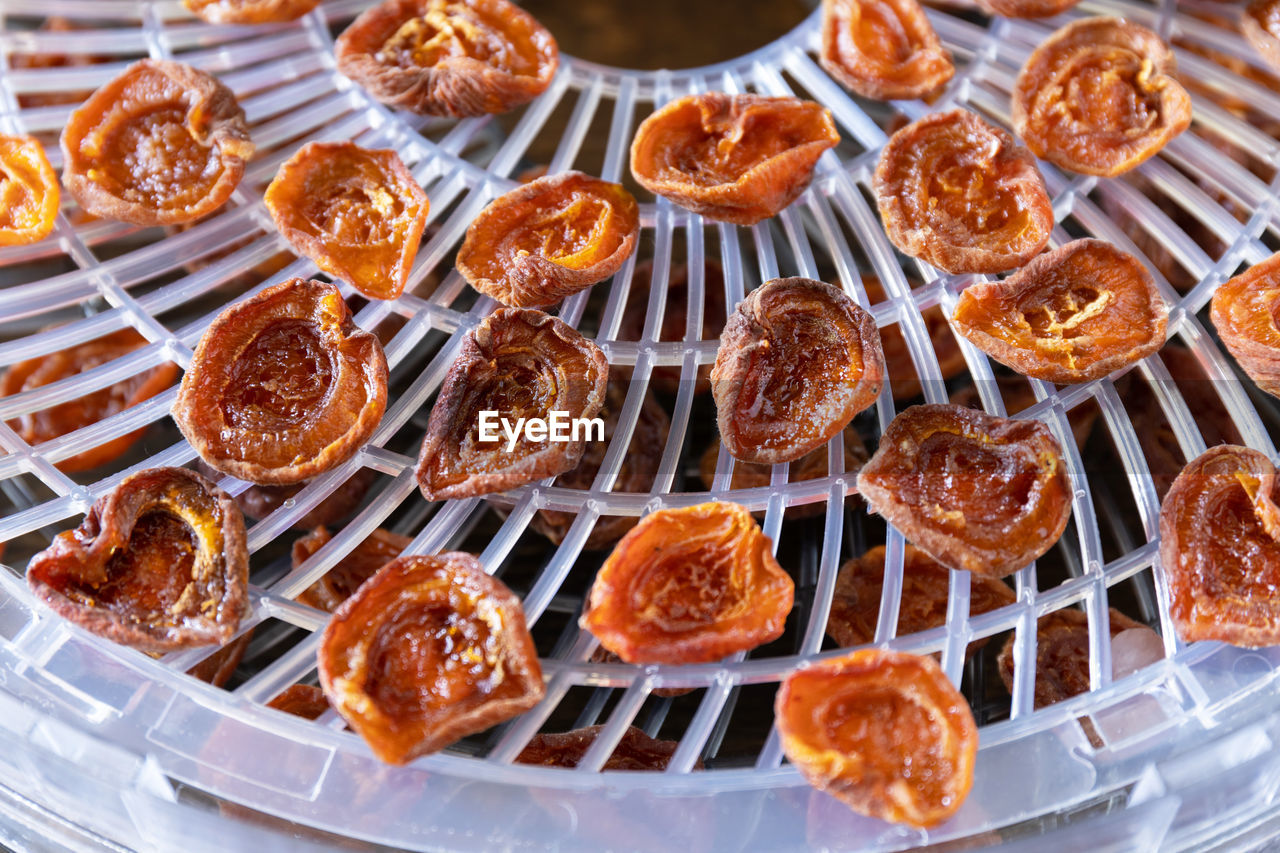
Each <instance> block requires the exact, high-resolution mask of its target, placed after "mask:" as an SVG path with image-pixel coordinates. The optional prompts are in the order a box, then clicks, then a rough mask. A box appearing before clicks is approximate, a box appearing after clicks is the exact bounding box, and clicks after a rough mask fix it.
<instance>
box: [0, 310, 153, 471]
mask: <svg viewBox="0 0 1280 853" xmlns="http://www.w3.org/2000/svg"><path fill="white" fill-rule="evenodd" d="M146 345H147V339H146V338H144V337H143V336H142V335H140V334H138V332H137V331H136V330H134V329H132V328H127V329H121V330H120V331H118V332H112V333H111V334H109V335H104V336H103V337H101V338H95V339H94V340H92V341H87V342H85V343H83V344H77V345H76V346H73V347H70V348H68V349H65V350H60V351H59V352H55V353H51V354H50V355H46V356H42V357H40V358H33V359H30V360H28V361H20V362H18V363H17V364H14V365H13V366H11V367H10V368H9V370H8V371H7V372H6V373H5V374H4V378H3V379H0V397H8V396H10V395H11V394H18V393H20V392H22V391H30V390H32V389H33V388H39V387H41V386H44V385H49V384H50V383H53V382H58V381H60V380H63V379H67V378H68V377H71V376H75V375H76V374H79V373H83V372H84V371H86V370H90V369H92V368H95V367H99V366H101V365H103V364H106V363H107V362H109V361H111V360H113V359H117V358H120V357H121V356H124V355H127V354H129V353H131V352H133V351H134V350H136V349H140V348H141V347H144V346H146ZM177 376H178V367H177V365H175V364H173V363H172V362H165V363H163V364H160V365H158V366H156V367H153V368H151V369H150V370H147V371H144V372H142V373H139V374H137V375H135V376H130V377H129V378H128V379H125V380H123V381H121V382H117V383H116V384H114V385H109V386H107V387H106V388H100V389H98V390H97V391H92V392H90V393H88V394H86V395H85V396H83V397H78V398H77V399H75V400H69V401H67V402H65V403H58V404H57V405H54V406H50V407H49V408H47V409H43V410H41V411H38V412H31V413H29V414H25V415H21V416H20V417H18V418H15V419H13V420H11V421H9V422H8V423H9V426H10V427H11V428H12V429H13V430H14V432H16V433H18V435H20V436H22V440H23V441H25V442H27V443H28V444H42V443H44V442H46V441H51V440H53V439H55V438H57V437H59V436H62V435H66V434H67V433H69V432H73V431H75V430H78V429H81V428H82V427H87V426H90V425H92V424H95V423H98V422H99V421H101V420H103V419H105V418H109V417H111V416H112V415H114V414H116V413H118V412H121V411H124V410H125V409H127V408H129V407H131V406H136V405H138V404H139V403H141V402H143V401H144V400H148V399H150V398H151V397H154V396H155V395H156V394H159V393H160V392H161V391H163V390H164V389H166V388H168V387H169V385H170V384H171V383H172V382H173V380H174V379H176V378H177ZM144 432H146V427H143V428H142V429H138V430H134V431H133V432H131V433H128V434H126V435H122V436H119V437H117V438H113V439H110V440H109V441H106V442H104V443H102V444H100V445H98V446H97V447H94V448H91V449H89V450H86V451H84V452H83V453H77V454H76V455H75V456H71V457H68V458H67V459H64V460H62V461H61V462H59V463H58V469H59V470H61V471H65V472H67V473H73V472H76V471H85V470H88V469H89V468H96V467H98V466H99V465H105V464H107V463H108V462H111V461H112V460H114V459H118V458H119V457H120V456H121V455H123V454H124V453H125V452H127V451H128V450H129V448H130V447H132V446H133V444H134V442H136V441H137V440H138V439H139V438H141V437H142V434H143V433H144Z"/></svg>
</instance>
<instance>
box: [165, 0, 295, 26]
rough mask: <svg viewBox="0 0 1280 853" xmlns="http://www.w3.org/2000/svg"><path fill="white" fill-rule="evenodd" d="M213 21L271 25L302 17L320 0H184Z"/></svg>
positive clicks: (193, 9)
mask: <svg viewBox="0 0 1280 853" xmlns="http://www.w3.org/2000/svg"><path fill="white" fill-rule="evenodd" d="M182 5H184V6H186V7H187V8H188V9H189V10H191V12H193V13H194V14H195V15H197V16H198V17H200V18H203V19H204V20H206V21H208V22H209V23H211V24H271V23H275V22H277V21H293V20H296V19H297V18H301V17H302V16H303V15H305V14H307V13H308V12H310V11H311V10H312V9H314V8H315V7H316V6H318V5H320V0H182Z"/></svg>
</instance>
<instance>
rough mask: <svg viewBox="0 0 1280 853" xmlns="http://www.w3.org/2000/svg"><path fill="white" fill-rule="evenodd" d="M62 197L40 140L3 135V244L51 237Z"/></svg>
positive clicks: (0, 188)
mask: <svg viewBox="0 0 1280 853" xmlns="http://www.w3.org/2000/svg"><path fill="white" fill-rule="evenodd" d="M60 198H61V194H60V192H59V190H58V176H57V175H56V174H55V173H54V171H53V166H51V165H50V164H49V158H48V157H47V156H46V155H45V153H44V147H43V146H42V145H41V144H40V143H39V141H37V140H36V138H35V137H33V136H9V135H7V134H0V246H22V245H26V244H27V243H35V242H37V241H39V240H43V239H44V238H45V237H48V236H49V234H50V232H52V231H53V226H54V221H55V220H56V219H57V218H58V201H59V199H60Z"/></svg>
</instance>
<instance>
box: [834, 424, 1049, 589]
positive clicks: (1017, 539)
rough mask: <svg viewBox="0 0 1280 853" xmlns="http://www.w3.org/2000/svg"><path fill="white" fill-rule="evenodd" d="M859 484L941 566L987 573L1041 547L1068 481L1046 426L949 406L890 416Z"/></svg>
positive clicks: (1015, 564)
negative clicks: (891, 420)
mask: <svg viewBox="0 0 1280 853" xmlns="http://www.w3.org/2000/svg"><path fill="white" fill-rule="evenodd" d="M858 491H859V492H861V493H862V497H863V498H864V499H865V500H866V502H867V505H868V506H869V507H870V508H871V510H872V511H873V512H878V513H880V514H881V515H882V516H884V518H885V520H886V521H888V522H889V523H890V524H892V525H893V526H894V527H896V528H898V529H899V530H901V531H902V533H903V535H905V536H906V537H907V538H908V539H909V540H911V541H912V542H914V543H915V544H916V546H917V547H919V548H921V549H923V550H924V551H925V552H927V553H928V554H929V555H930V556H932V557H933V558H934V559H935V560H937V561H938V562H939V563H942V564H943V565H944V566H948V567H950V568H953V569H962V570H965V571H970V572H973V573H974V574H978V575H986V576H987V577H997V578H998V577H1003V576H1005V575H1007V574H1010V573H1012V572H1015V571H1017V570H1018V569H1021V568H1023V567H1024V566H1026V565H1027V564H1028V563H1030V562H1031V561H1032V560H1034V559H1036V558H1037V557H1039V556H1040V555H1042V554H1043V553H1044V552H1046V551H1048V550H1049V548H1050V547H1052V546H1053V543H1055V542H1057V541H1058V538H1059V537H1060V536H1061V535H1062V531H1063V530H1065V529H1066V527H1067V519H1068V518H1069V517H1070V515H1071V497H1072V488H1071V479H1070V477H1069V476H1068V475H1067V469H1066V464H1065V463H1064V462H1063V460H1062V450H1061V448H1060V447H1059V446H1058V442H1057V441H1055V440H1054V438H1053V436H1052V434H1051V433H1050V432H1049V428H1048V427H1047V426H1045V425H1044V424H1043V423H1041V422H1040V421H1034V420H1015V419H1011V418H998V417H994V416H992V415H988V414H985V413H983V412H979V411H976V410H974V409H966V408H964V407H963V406H955V405H951V404H931V405H923V406H912V407H911V408H909V409H906V410H905V411H903V412H902V413H901V414H899V415H898V416H897V417H896V418H894V419H893V422H892V423H890V424H889V428H888V429H886V430H885V432H884V435H883V436H881V438H880V447H879V448H878V449H877V450H876V452H875V454H874V455H873V456H872V457H871V461H870V462H868V463H867V464H866V465H864V466H863V467H862V471H861V472H859V474H858Z"/></svg>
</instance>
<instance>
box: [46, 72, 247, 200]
mask: <svg viewBox="0 0 1280 853" xmlns="http://www.w3.org/2000/svg"><path fill="white" fill-rule="evenodd" d="M253 150H254V149H253V143H252V142H251V141H250V140H249V129H248V125H247V124H245V118H244V110H242V109H240V105H239V104H238V103H236V98H235V95H233V94H232V93H231V90H230V89H228V88H227V87H226V86H224V85H222V84H221V83H219V82H218V80H217V79H216V78H214V77H212V76H210V75H209V74H206V73H205V72H203V71H199V70H197V69H195V68H192V67H191V66H190V65H183V64H182V63H181V62H171V61H169V60H163V59H144V60H141V61H140V62H135V63H133V64H132V65H130V66H129V67H128V68H126V69H125V70H124V71H123V72H121V73H120V76H118V77H116V78H115V79H114V80H112V81H111V82H110V83H107V84H106V85H105V86H103V87H102V88H100V89H98V91H96V92H94V93H93V94H92V95H91V96H90V97H89V100H87V101H85V102H84V104H83V105H82V106H81V107H80V108H79V109H78V110H75V111H74V112H72V113H71V117H70V118H69V119H68V120H67V126H66V128H65V129H64V130H63V131H62V157H63V162H64V166H63V169H62V179H63V182H64V183H66V185H67V189H68V190H70V191H71V194H72V195H73V196H75V198H76V201H78V202H80V206H81V207H82V208H84V209H85V210H86V211H88V212H89V213H92V214H93V215H95V216H105V217H109V218H111V219H119V220H121V221H124V222H130V223H133V224H134V225H176V224H178V223H180V222H189V221H191V220H193V219H199V218H200V217H201V216H204V215H205V214H206V213H212V212H213V211H214V210H216V209H217V208H218V207H219V206H221V205H222V203H223V202H225V201H226V200H227V199H228V198H229V197H230V196H231V193H232V191H233V190H235V188H236V185H237V184H239V183H240V177H241V176H242V175H243V174H244V164H245V161H246V160H248V159H249V158H250V157H252V156H253Z"/></svg>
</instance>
